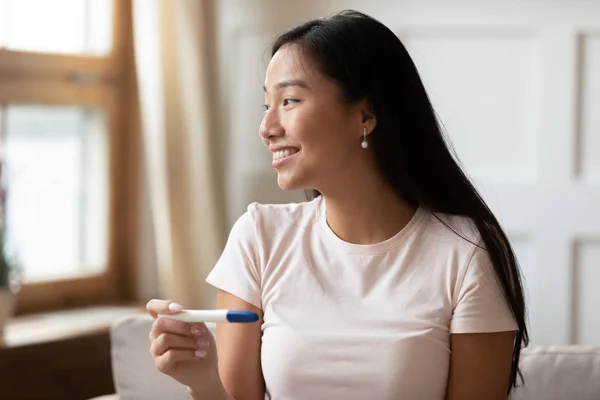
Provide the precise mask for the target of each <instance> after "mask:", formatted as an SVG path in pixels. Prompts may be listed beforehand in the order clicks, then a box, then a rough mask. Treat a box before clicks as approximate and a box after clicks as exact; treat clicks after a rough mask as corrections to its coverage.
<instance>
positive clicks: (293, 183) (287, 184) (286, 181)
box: [277, 174, 305, 191]
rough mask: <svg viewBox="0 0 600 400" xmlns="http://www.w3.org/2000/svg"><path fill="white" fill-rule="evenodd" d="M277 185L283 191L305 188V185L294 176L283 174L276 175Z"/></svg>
mask: <svg viewBox="0 0 600 400" xmlns="http://www.w3.org/2000/svg"><path fill="white" fill-rule="evenodd" d="M277 185H279V188H280V189H281V190H283V191H289V190H301V189H304V188H305V185H302V184H301V183H300V182H299V180H298V179H295V178H294V177H288V176H283V175H281V174H280V175H277Z"/></svg>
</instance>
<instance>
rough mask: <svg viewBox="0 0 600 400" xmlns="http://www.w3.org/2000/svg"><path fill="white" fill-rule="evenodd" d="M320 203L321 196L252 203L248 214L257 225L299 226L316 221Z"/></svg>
mask: <svg viewBox="0 0 600 400" xmlns="http://www.w3.org/2000/svg"><path fill="white" fill-rule="evenodd" d="M320 203H321V199H320V198H316V199H314V200H311V201H306V202H299V203H285V204H262V203H251V204H250V205H249V206H248V209H247V214H248V216H249V218H250V219H251V220H252V221H253V222H254V223H255V224H256V226H257V227H267V226H277V227H279V228H280V229H282V228H286V227H295V228H299V227H303V226H307V225H312V224H314V223H315V222H316V220H317V216H318V213H319V211H320V209H319V205H320Z"/></svg>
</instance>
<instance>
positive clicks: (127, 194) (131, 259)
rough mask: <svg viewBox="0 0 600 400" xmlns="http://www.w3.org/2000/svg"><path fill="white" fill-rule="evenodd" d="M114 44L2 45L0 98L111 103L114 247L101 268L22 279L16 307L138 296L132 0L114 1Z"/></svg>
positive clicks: (34, 309)
mask: <svg viewBox="0 0 600 400" xmlns="http://www.w3.org/2000/svg"><path fill="white" fill-rule="evenodd" d="M112 31H113V32H112V33H113V46H112V50H111V52H110V53H109V54H108V55H106V56H90V55H70V54H69V55H63V54H55V53H35V52H23V51H13V50H7V49H0V104H10V103H21V104H23V103H25V104H28V103H30V104H41V105H79V106H84V107H85V106H88V107H100V108H103V109H105V110H106V113H107V117H108V118H107V121H108V131H107V133H108V144H109V145H108V149H109V152H108V156H109V160H108V165H109V172H108V173H109V175H108V176H109V178H108V179H109V184H108V192H109V196H108V199H109V200H108V207H109V209H108V214H107V215H108V218H109V221H108V238H107V239H108V242H107V243H108V249H107V250H108V254H107V265H106V270H105V271H104V272H103V273H102V274H99V275H94V276H86V277H81V278H73V279H62V280H53V281H44V282H36V283H23V285H22V287H21V290H20V291H19V293H18V295H17V311H16V313H17V314H26V313H31V312H40V311H51V310H58V309H65V308H73V307H81V306H87V305H97V304H122V303H126V302H129V301H131V300H132V299H133V270H134V266H135V265H136V254H137V253H136V249H137V246H136V243H137V237H138V236H137V232H136V224H137V218H136V213H137V206H136V202H137V190H138V182H137V176H138V161H139V150H138V148H139V146H138V140H139V138H138V134H137V133H138V131H139V129H138V127H139V122H138V118H137V115H138V106H137V97H136V92H137V88H136V85H135V73H134V62H133V33H132V4H131V0H113V28H112Z"/></svg>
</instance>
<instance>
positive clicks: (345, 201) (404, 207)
mask: <svg viewBox="0 0 600 400" xmlns="http://www.w3.org/2000/svg"><path fill="white" fill-rule="evenodd" d="M321 193H322V195H323V197H324V198H325V202H326V204H327V224H328V225H329V227H330V228H331V230H332V231H333V232H334V233H335V234H336V235H337V236H338V237H339V238H340V239H342V240H344V241H346V242H349V243H354V244H375V243H379V242H382V241H384V240H386V239H389V238H391V237H392V236H394V235H395V234H397V233H398V232H400V231H401V230H402V228H404V227H405V226H406V224H408V222H409V221H410V220H411V218H412V217H413V215H414V213H415V211H416V210H415V208H414V207H412V206H411V205H410V204H408V203H407V202H406V201H404V200H403V199H401V198H400V197H399V196H398V195H397V194H396V193H395V191H394V190H393V188H392V187H391V186H390V185H389V184H388V183H387V182H385V180H384V179H383V177H382V176H381V174H379V173H378V172H377V171H375V169H374V168H372V169H367V168H358V171H351V173H348V174H345V176H342V177H336V179H335V184H332V185H328V186H327V188H326V189H325V190H321Z"/></svg>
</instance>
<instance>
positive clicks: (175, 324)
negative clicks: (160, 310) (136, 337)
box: [150, 318, 208, 340]
mask: <svg viewBox="0 0 600 400" xmlns="http://www.w3.org/2000/svg"><path fill="white" fill-rule="evenodd" d="M163 332H165V333H174V334H176V335H183V336H186V335H193V336H196V337H202V336H204V335H206V333H207V332H208V328H207V327H206V325H205V324H193V325H192V324H189V323H187V322H183V321H177V320H174V319H169V318H157V319H156V320H155V321H154V324H152V329H151V330H150V340H154V339H156V338H157V337H158V336H159V335H160V334H161V333H163Z"/></svg>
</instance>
